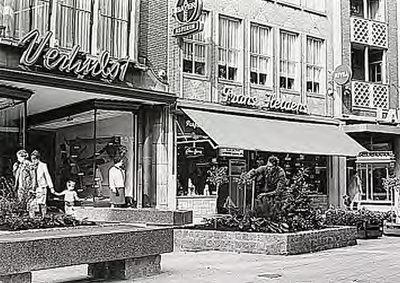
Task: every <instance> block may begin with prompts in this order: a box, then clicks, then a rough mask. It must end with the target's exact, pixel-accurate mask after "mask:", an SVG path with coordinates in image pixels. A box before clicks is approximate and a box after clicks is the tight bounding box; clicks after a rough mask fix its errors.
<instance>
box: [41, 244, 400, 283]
mask: <svg viewBox="0 0 400 283" xmlns="http://www.w3.org/2000/svg"><path fill="white" fill-rule="evenodd" d="M358 242H359V244H358V245H357V246H353V247H347V248H341V249H335V250H328V251H324V252H318V253H314V254H304V255H298V256H267V255H250V254H234V253H220V252H201V253H173V254H167V255H163V257H162V270H163V273H162V274H160V275H158V276H154V277H151V278H145V279H137V280H135V281H134V282H138V283H188V282H190V283H200V282H201V283H213V282H216V283H225V282H228V283H265V282H273V283H278V282H285V283H289V282H290V283H329V282H332V283H350V282H357V283H398V282H400V238H394V237H384V238H382V239H378V240H359V241H358ZM85 272H86V267H85V266H78V267H73V268H63V269H59V270H52V271H41V272H34V277H33V279H34V282H35V283H38V282H67V281H70V280H77V279H80V278H84V277H85ZM55 278H58V280H55ZM62 278H64V279H62ZM80 282H88V281H87V280H83V281H80ZM114 282H115V281H114ZM118 282H128V281H118ZM130 282H131V281H130Z"/></svg>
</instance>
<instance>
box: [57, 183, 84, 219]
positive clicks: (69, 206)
mask: <svg viewBox="0 0 400 283" xmlns="http://www.w3.org/2000/svg"><path fill="white" fill-rule="evenodd" d="M75 184H76V182H75V181H73V180H68V181H67V189H66V190H64V191H62V192H61V193H58V192H56V191H55V190H54V189H51V193H52V194H55V195H56V196H64V203H65V207H64V208H65V214H66V215H70V216H74V202H75V201H82V200H81V199H80V198H79V197H78V194H77V193H76V192H75V191H74V190H75Z"/></svg>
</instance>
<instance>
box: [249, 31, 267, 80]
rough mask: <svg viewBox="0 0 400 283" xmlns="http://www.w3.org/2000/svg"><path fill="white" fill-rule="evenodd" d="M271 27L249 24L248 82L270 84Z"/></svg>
mask: <svg viewBox="0 0 400 283" xmlns="http://www.w3.org/2000/svg"><path fill="white" fill-rule="evenodd" d="M271 66H272V40H271V29H270V28H268V27H264V26H260V25H257V24H251V28H250V82H251V83H253V84H259V85H271V84H272V70H271Z"/></svg>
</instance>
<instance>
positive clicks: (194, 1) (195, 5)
mask: <svg viewBox="0 0 400 283" xmlns="http://www.w3.org/2000/svg"><path fill="white" fill-rule="evenodd" d="M202 12H203V1H202V0H178V2H177V4H176V7H175V9H174V11H173V15H174V17H175V19H176V20H177V21H178V22H179V23H180V24H182V25H181V26H179V27H177V28H175V29H174V30H173V35H174V36H176V37H184V36H188V35H191V34H194V33H197V32H201V31H202V30H203V29H204V24H203V23H201V22H200V21H199V19H200V16H201V13H202Z"/></svg>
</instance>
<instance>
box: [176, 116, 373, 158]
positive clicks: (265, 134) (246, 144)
mask: <svg viewBox="0 0 400 283" xmlns="http://www.w3.org/2000/svg"><path fill="white" fill-rule="evenodd" d="M182 110H183V111H184V112H185V113H186V114H187V115H188V116H189V117H190V118H191V119H192V120H193V121H194V122H195V123H196V124H197V125H198V126H200V127H201V128H202V130H203V131H204V132H205V133H206V134H207V135H209V137H210V138H211V139H213V140H214V142H216V143H217V144H218V146H219V147H228V148H238V149H246V150H259V151H269V152H281V153H298V154H314V155H336V156H356V155H357V154H358V153H359V152H360V151H366V149H365V148H364V147H362V146H361V145H360V144H358V143H357V142H356V141H355V140H353V139H352V138H351V137H349V136H348V135H347V134H346V133H345V132H343V131H342V130H340V129H339V128H338V126H336V125H327V124H316V123H306V122H291V121H283V120H274V119H268V118H259V117H249V116H239V115H231V114H223V113H215V112H209V111H201V110H193V109H182Z"/></svg>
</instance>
